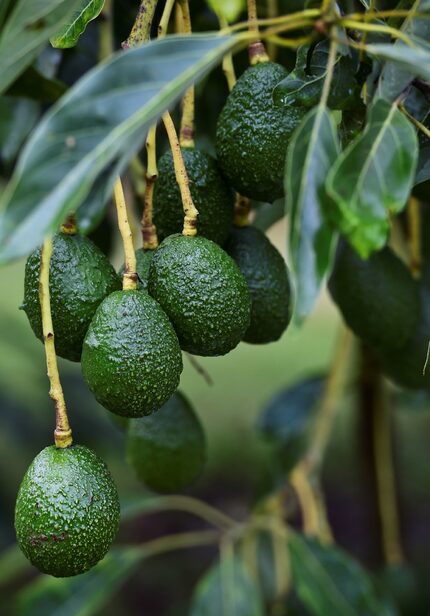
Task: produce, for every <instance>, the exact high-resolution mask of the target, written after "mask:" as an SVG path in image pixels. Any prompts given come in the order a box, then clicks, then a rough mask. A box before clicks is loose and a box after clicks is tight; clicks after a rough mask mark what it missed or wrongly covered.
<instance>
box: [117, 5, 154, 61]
mask: <svg viewBox="0 0 430 616" xmlns="http://www.w3.org/2000/svg"><path fill="white" fill-rule="evenodd" d="M156 8H157V0H142V1H141V3H140V6H139V9H138V11H137V17H136V20H135V22H134V24H133V27H132V29H131V32H130V34H129V36H128V38H127V39H126V40H125V41H124V42H123V43H122V44H121V47H122V48H123V49H129V48H130V47H137V46H139V45H142V44H143V43H146V41H149V39H150V35H151V26H152V21H153V19H154V14H155V9H156Z"/></svg>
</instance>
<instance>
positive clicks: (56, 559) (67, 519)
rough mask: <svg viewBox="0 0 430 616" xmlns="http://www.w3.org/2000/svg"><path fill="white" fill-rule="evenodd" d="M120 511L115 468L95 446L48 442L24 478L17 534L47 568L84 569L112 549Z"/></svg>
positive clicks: (62, 572) (56, 572) (63, 573)
mask: <svg viewBox="0 0 430 616" xmlns="http://www.w3.org/2000/svg"><path fill="white" fill-rule="evenodd" d="M119 513H120V507H119V498H118V493H117V490H116V487H115V484H114V482H113V479H112V477H111V474H110V472H109V470H108V468H107V466H106V464H105V463H104V462H103V460H101V459H100V458H99V457H98V456H97V455H96V454H95V453H94V452H93V451H92V450H91V449H87V448H86V447H82V446H81V445H73V446H72V447H67V448H65V449H57V448H56V447H55V446H51V447H46V448H45V449H43V450H42V451H41V452H40V453H39V454H38V455H37V456H36V458H35V459H34V460H33V462H32V463H31V465H30V467H29V468H28V470H27V472H26V474H25V476H24V479H23V481H22V483H21V487H20V489H19V492H18V498H17V501H16V508H15V530H16V536H17V539H18V543H19V546H20V548H21V550H22V551H23V552H24V554H25V556H26V557H27V558H28V559H29V560H30V561H31V563H32V564H33V565H34V566H35V567H37V568H38V569H39V570H40V571H42V572H43V573H49V574H50V575H53V576H55V577H69V576H72V575H78V574H80V573H84V572H85V571H88V569H90V568H91V567H93V566H94V565H95V564H96V563H98V562H99V560H101V559H102V558H103V557H104V556H105V554H106V552H107V551H108V550H109V548H110V545H111V543H112V541H113V540H114V538H115V535H116V532H117V530H118V524H119Z"/></svg>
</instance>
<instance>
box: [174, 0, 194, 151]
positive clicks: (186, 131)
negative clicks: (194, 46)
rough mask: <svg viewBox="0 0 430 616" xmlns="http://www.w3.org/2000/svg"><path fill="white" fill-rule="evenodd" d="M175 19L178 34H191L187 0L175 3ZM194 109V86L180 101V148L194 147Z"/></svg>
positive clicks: (179, 0)
mask: <svg viewBox="0 0 430 616" xmlns="http://www.w3.org/2000/svg"><path fill="white" fill-rule="evenodd" d="M176 8H177V16H178V14H179V15H180V18H177V20H176V23H177V25H178V26H179V30H178V32H180V33H181V34H191V33H192V27H191V15H190V5H189V3H188V0H178V2H177V3H176ZM194 107H195V92H194V86H191V87H190V88H188V90H187V91H186V92H185V94H184V97H183V99H182V117H181V127H180V130H179V143H180V145H181V147H182V148H193V147H194Z"/></svg>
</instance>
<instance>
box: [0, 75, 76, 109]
mask: <svg viewBox="0 0 430 616" xmlns="http://www.w3.org/2000/svg"><path fill="white" fill-rule="evenodd" d="M66 90H67V86H66V84H65V83H63V82H62V81H59V80H58V79H50V78H48V77H45V76H44V75H42V73H40V72H39V71H38V70H37V68H35V67H34V66H29V67H28V68H27V69H26V70H25V71H24V72H23V73H22V74H21V75H20V76H19V77H18V79H17V80H16V81H14V82H13V84H12V85H11V87H10V88H8V90H7V95H9V96H24V97H25V98H29V99H31V100H34V101H39V102H40V103H55V101H56V100H58V99H59V98H60V97H61V96H63V94H64V92H65V91H66Z"/></svg>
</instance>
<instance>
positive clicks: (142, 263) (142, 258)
mask: <svg viewBox="0 0 430 616" xmlns="http://www.w3.org/2000/svg"><path fill="white" fill-rule="evenodd" d="M153 254H154V251H153V250H144V249H143V248H139V249H138V250H136V269H137V275H138V281H137V288H138V289H139V291H146V290H147V288H148V274H149V265H150V263H151V260H152V255H153ZM124 269H125V268H124V265H123V266H122V267H121V269H120V270H119V272H118V276H119V277H120V278H122V276H123V275H124Z"/></svg>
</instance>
